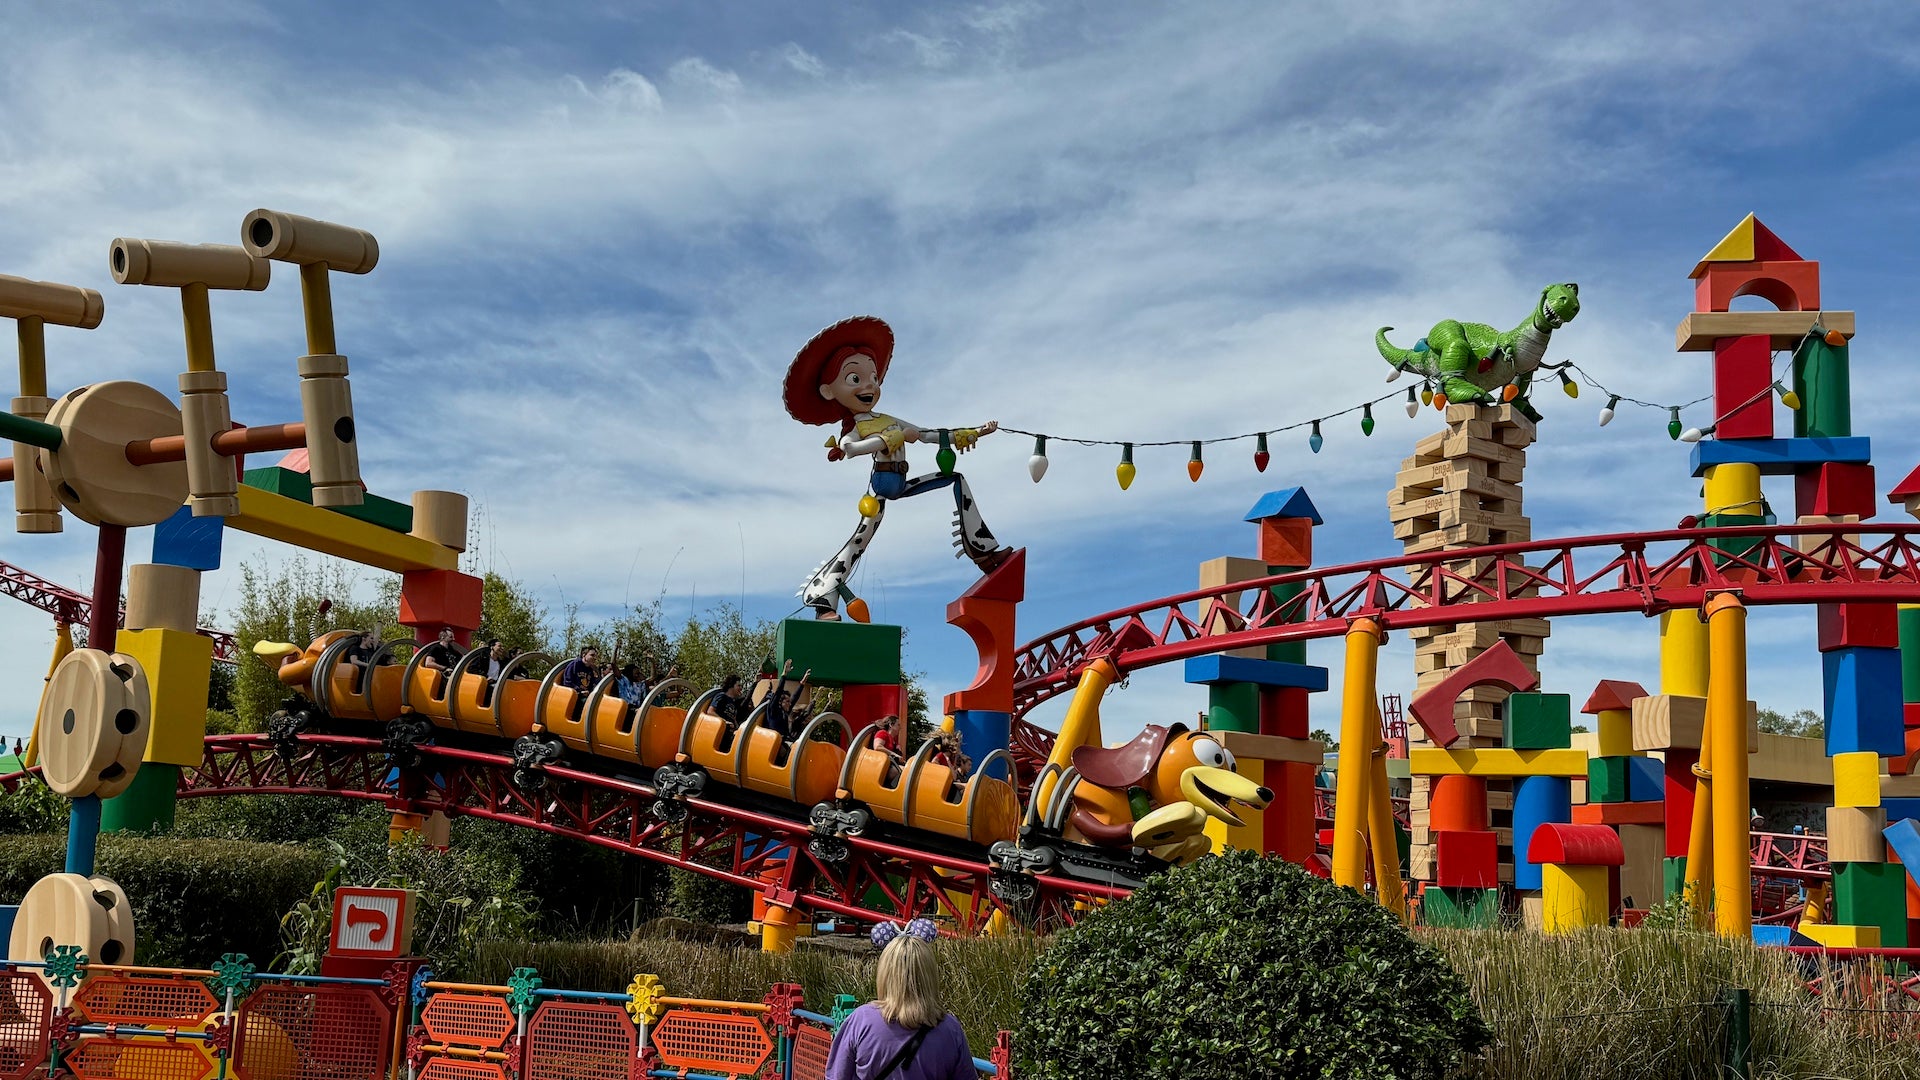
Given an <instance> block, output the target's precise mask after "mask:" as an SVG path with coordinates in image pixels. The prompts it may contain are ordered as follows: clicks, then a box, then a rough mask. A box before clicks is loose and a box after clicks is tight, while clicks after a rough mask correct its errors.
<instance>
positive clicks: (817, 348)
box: [781, 315, 893, 424]
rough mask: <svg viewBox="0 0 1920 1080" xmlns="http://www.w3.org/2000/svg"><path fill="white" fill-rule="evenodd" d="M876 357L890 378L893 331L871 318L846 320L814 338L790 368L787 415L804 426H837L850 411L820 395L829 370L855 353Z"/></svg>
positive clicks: (785, 389)
mask: <svg viewBox="0 0 1920 1080" xmlns="http://www.w3.org/2000/svg"><path fill="white" fill-rule="evenodd" d="M856 352H858V353H865V354H866V355H868V356H871V357H873V366H874V369H875V371H876V372H877V373H878V374H879V376H880V378H882V379H885V378H886V377H887V365H888V364H891V363H892V362H893V328H892V327H890V326H888V325H887V324H886V323H885V322H883V321H881V320H880V319H876V318H874V317H873V316H871V315H855V316H854V317H853V318H851V319H842V320H840V321H839V322H837V323H834V324H833V325H832V326H829V327H827V328H826V329H825V330H822V331H820V332H819V333H817V334H815V335H813V340H812V341H809V342H807V343H806V344H805V345H804V346H802V347H801V349H800V354H799V355H798V356H795V357H794V358H793V363H792V364H791V365H789V366H788V368H787V380H786V383H785V384H784V385H783V386H782V388H781V389H782V396H783V397H784V398H785V400H786V403H787V415H789V416H791V417H793V418H794V419H795V420H798V421H800V422H801V423H803V424H837V423H839V422H840V419H841V417H843V416H845V415H846V410H845V409H842V408H841V407H840V406H839V405H836V404H834V403H833V402H831V401H828V400H827V399H825V398H823V397H821V396H820V384H821V383H823V382H826V381H827V377H828V376H827V369H828V367H829V366H830V365H834V364H837V363H838V362H839V361H840V360H841V359H843V358H844V357H847V356H851V355H853V354H854V353H856Z"/></svg>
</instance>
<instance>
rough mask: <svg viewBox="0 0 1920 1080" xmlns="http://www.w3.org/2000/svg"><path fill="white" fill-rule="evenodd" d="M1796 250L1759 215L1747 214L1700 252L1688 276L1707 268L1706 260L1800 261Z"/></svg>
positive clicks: (1731, 261)
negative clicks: (1774, 232) (1702, 252)
mask: <svg viewBox="0 0 1920 1080" xmlns="http://www.w3.org/2000/svg"><path fill="white" fill-rule="evenodd" d="M1800 261H1803V260H1802V259H1801V258H1800V255H1799V253H1798V252H1796V251H1794V250H1793V249H1792V248H1790V247H1788V246H1787V244H1786V242H1785V241H1783V240H1781V239H1780V238H1779V237H1777V236H1775V235H1773V230H1772V229H1769V228H1767V227H1766V226H1765V225H1762V224H1761V223H1760V219H1759V218H1756V217H1754V216H1753V215H1752V214H1748V215H1747V216H1746V217H1744V218H1741V219H1740V224H1738V225H1735V226H1734V227H1733V231H1732V232H1730V233H1728V234H1727V235H1726V236H1724V237H1722V238H1721V239H1720V242H1719V243H1717V244H1715V245H1713V250H1712V251H1709V252H1707V253H1706V255H1704V256H1702V257H1701V259H1700V261H1699V262H1698V263H1697V264H1695V265H1694V268H1693V273H1691V274H1688V275H1687V276H1688V277H1690V278H1697V277H1699V276H1700V275H1701V274H1704V273H1706V272H1707V264H1708V263H1740V262H1800Z"/></svg>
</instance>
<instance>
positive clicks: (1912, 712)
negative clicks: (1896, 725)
mask: <svg viewBox="0 0 1920 1080" xmlns="http://www.w3.org/2000/svg"><path fill="white" fill-rule="evenodd" d="M1900 707H1901V710H1902V715H1903V716H1904V718H1905V719H1906V724H1907V726H1908V727H1910V728H1920V701H1908V702H1903V703H1902V704H1901V706H1900Z"/></svg>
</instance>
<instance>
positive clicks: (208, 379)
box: [180, 371, 240, 629]
mask: <svg viewBox="0 0 1920 1080" xmlns="http://www.w3.org/2000/svg"><path fill="white" fill-rule="evenodd" d="M180 426H181V430H182V432H183V434H184V435H185V437H186V440H187V447H186V449H187V505H188V506H190V507H192V508H193V516H194V517H233V516H234V515H236V514H238V513H239V512H240V480H239V478H238V477H237V476H235V475H234V471H233V462H232V461H231V460H229V459H228V458H225V457H223V456H221V455H220V453H219V452H218V451H216V450H214V448H213V437H214V436H215V435H218V434H220V433H221V432H223V431H226V430H228V429H229V428H231V427H233V416H232V414H231V413H230V412H229V411H228V405H227V376H226V373H225V372H220V371H183V372H181V373H180ZM189 629H191V628H189Z"/></svg>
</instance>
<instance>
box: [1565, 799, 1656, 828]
mask: <svg viewBox="0 0 1920 1080" xmlns="http://www.w3.org/2000/svg"><path fill="white" fill-rule="evenodd" d="M1573 823H1574V824H1575V825H1664V824H1666V823H1667V804H1666V803H1664V802H1595V803H1581V804H1580V805H1579V806H1576V807H1574V808H1573Z"/></svg>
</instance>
